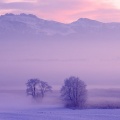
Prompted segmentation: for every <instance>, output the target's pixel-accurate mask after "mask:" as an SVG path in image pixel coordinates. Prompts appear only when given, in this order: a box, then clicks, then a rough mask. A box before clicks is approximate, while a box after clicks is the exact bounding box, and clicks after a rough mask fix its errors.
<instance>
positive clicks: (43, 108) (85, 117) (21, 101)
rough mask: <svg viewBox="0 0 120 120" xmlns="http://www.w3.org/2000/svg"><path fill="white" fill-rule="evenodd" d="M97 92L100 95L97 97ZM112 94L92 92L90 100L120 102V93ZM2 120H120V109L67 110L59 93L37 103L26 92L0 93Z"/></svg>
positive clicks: (0, 117) (0, 119)
mask: <svg viewBox="0 0 120 120" xmlns="http://www.w3.org/2000/svg"><path fill="white" fill-rule="evenodd" d="M96 92H97V94H98V93H100V94H98V96H96ZM110 93H111V94H112V96H109V95H110V94H109V91H106V93H105V91H103V92H101V91H100V92H99V91H95V92H93V91H91V94H90V96H89V98H90V101H92V102H94V101H93V100H96V101H97V102H99V101H101V100H104V101H106V102H107V103H108V101H107V100H110V99H111V100H112V101H115V102H116V101H118V100H120V97H119V96H118V94H117V93H119V92H117V91H115V92H113V93H115V95H114V94H113V93H112V92H110ZM106 95H107V96H106ZM95 96H96V97H97V98H98V99H99V100H98V99H96V97H95ZM104 96H106V98H105V97H104ZM112 97H113V98H114V99H113V98H112ZM115 98H117V100H116V99H115ZM0 120H120V109H84V110H73V109H66V108H64V107H63V105H62V103H61V101H60V98H59V94H58V92H53V93H52V94H49V95H48V96H46V97H45V98H44V100H43V101H40V103H36V102H35V101H32V100H31V99H30V98H29V97H27V96H26V95H25V92H24V91H0Z"/></svg>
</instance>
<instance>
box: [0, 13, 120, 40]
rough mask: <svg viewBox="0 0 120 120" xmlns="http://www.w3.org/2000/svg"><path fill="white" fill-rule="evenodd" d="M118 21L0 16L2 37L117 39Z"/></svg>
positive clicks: (21, 15)
mask: <svg viewBox="0 0 120 120" xmlns="http://www.w3.org/2000/svg"><path fill="white" fill-rule="evenodd" d="M119 33H120V23H102V22H99V21H95V20H90V19H88V18H80V19H78V20H77V21H75V22H72V23H69V24H64V23H60V22H56V21H49V20H44V19H41V18H38V17H36V16H35V15H32V14H24V13H23V14H20V15H14V14H5V15H1V16H0V37H1V38H2V39H10V38H11V39H14V38H15V39H16V38H18V39H26V38H29V39H47V38H49V39H50V38H55V39H56V38H57V39H80V38H83V39H88V38H89V39H96V38H97V39H99V38H107V39H109V38H110V39H118V38H120V34H119Z"/></svg>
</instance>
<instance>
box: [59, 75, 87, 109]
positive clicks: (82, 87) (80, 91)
mask: <svg viewBox="0 0 120 120" xmlns="http://www.w3.org/2000/svg"><path fill="white" fill-rule="evenodd" d="M61 97H62V100H63V101H64V103H65V106H66V107H69V108H81V109H82V108H84V107H85V103H86V100H87V90H86V84H85V83H84V81H82V80H80V79H79V78H78V77H74V76H72V77H70V78H67V79H65V81H64V85H63V86H62V88H61Z"/></svg>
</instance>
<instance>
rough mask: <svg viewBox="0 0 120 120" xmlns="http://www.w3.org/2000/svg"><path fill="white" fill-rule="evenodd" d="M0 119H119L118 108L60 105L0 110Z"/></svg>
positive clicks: (119, 112)
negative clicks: (63, 106)
mask: <svg viewBox="0 0 120 120" xmlns="http://www.w3.org/2000/svg"><path fill="white" fill-rule="evenodd" d="M0 120H120V110H117V109H116V110H105V109H102V110H101V109H87V110H72V109H65V108H61V107H48V108H39V109H35V108H34V109H26V110H16V111H12V112H0Z"/></svg>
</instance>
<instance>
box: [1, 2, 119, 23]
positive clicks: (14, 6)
mask: <svg viewBox="0 0 120 120" xmlns="http://www.w3.org/2000/svg"><path fill="white" fill-rule="evenodd" d="M5 13H15V14H19V13H30V14H35V15H37V16H38V17H40V18H44V19H47V20H55V21H59V22H63V23H70V22H72V21H75V20H77V19H79V18H90V19H95V20H99V21H102V22H120V0H0V14H1V15H3V14H5Z"/></svg>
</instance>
